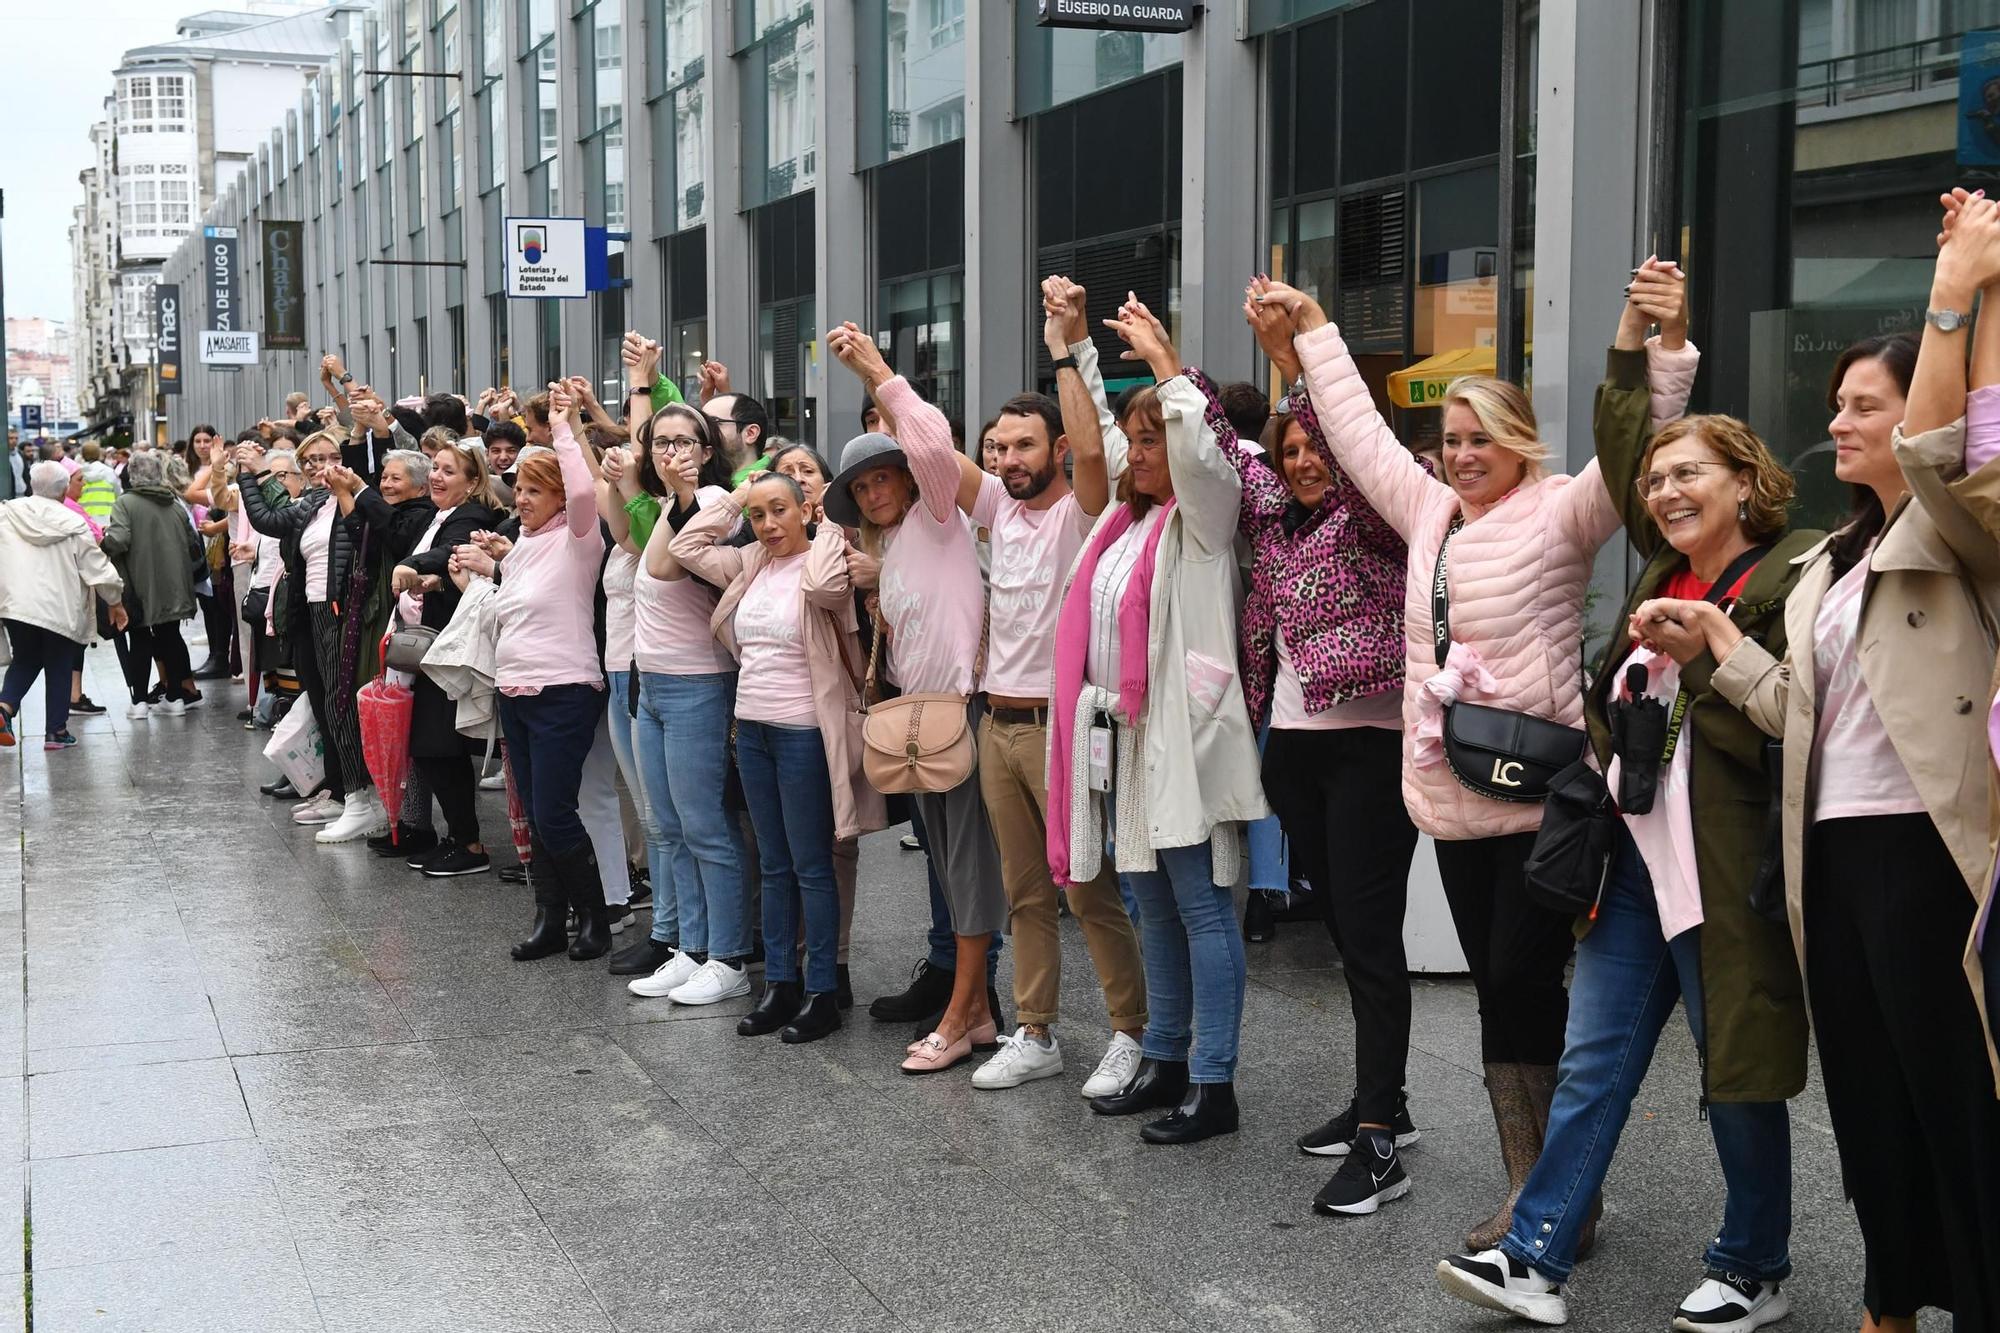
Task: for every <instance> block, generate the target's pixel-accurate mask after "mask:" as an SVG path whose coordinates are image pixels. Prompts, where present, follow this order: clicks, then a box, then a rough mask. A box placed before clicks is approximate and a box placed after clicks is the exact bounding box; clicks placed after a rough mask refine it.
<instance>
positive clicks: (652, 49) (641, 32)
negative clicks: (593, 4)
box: [617, 0, 673, 341]
mask: <svg viewBox="0 0 2000 1333" xmlns="http://www.w3.org/2000/svg"><path fill="white" fill-rule="evenodd" d="M617 3H620V4H622V5H623V6H624V8H625V18H624V25H625V26H624V33H625V111H624V115H625V221H626V228H627V230H629V231H630V232H631V233H632V240H631V242H630V243H629V244H627V245H626V247H625V276H626V277H628V278H630V279H631V280H632V287H631V290H629V291H627V292H626V293H625V298H626V300H625V327H627V328H632V329H639V330H641V331H643V332H644V333H645V334H646V335H647V336H648V337H652V338H659V339H661V340H662V341H665V339H666V326H667V312H666V282H665V274H664V273H662V272H661V269H662V267H663V264H662V255H661V250H660V244H659V242H658V241H656V240H654V239H653V237H654V234H655V233H656V232H658V231H659V230H660V229H661V228H660V225H659V220H658V219H657V218H656V217H655V216H654V210H653V173H654V171H655V170H656V168H655V167H654V165H653V158H654V154H655V153H656V152H659V151H661V150H660V149H658V148H656V147H655V145H654V143H653V111H652V108H651V107H649V106H647V105H646V90H647V87H648V83H649V80H650V78H651V75H652V70H653V65H654V62H655V61H656V60H657V59H658V58H659V43H660V34H659V33H657V32H656V31H654V28H655V25H657V24H659V23H660V22H662V21H663V19H662V16H661V15H660V14H659V13H658V12H656V11H658V9H659V6H658V5H657V4H655V3H653V2H652V0H617ZM664 151H665V152H667V153H669V154H670V153H672V151H673V145H672V144H668V145H667V146H666V148H665V150H664Z"/></svg>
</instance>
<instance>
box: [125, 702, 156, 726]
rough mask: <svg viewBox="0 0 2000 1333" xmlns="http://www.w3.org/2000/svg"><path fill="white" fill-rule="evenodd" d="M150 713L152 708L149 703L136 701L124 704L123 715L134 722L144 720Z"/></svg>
mask: <svg viewBox="0 0 2000 1333" xmlns="http://www.w3.org/2000/svg"><path fill="white" fill-rule="evenodd" d="M152 714H153V708H152V705H151V704H147V703H136V704H126V705H125V716H126V717H127V718H130V719H131V720H132V721H134V722H144V721H145V720H146V719H147V718H148V717H151V716H152Z"/></svg>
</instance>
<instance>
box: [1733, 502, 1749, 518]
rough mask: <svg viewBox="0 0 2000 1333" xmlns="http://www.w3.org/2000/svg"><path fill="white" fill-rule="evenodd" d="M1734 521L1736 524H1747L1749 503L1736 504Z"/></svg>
mask: <svg viewBox="0 0 2000 1333" xmlns="http://www.w3.org/2000/svg"><path fill="white" fill-rule="evenodd" d="M1736 521H1737V522H1738V523H1748V522H1749V521H1750V502H1749V501H1748V500H1738V501H1737V502H1736Z"/></svg>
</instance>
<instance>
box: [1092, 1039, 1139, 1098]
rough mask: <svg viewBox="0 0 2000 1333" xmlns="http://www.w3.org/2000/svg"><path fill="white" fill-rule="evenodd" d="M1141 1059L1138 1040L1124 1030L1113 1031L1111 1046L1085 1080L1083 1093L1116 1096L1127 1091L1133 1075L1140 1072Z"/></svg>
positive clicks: (1096, 1095) (1097, 1095) (1095, 1095)
mask: <svg viewBox="0 0 2000 1333" xmlns="http://www.w3.org/2000/svg"><path fill="white" fill-rule="evenodd" d="M1139 1059H1140V1051H1139V1043H1138V1042H1136V1041H1133V1040H1132V1039H1131V1038H1130V1037H1128V1036H1126V1035H1125V1034H1124V1033H1122V1032H1114V1033H1112V1034H1111V1048H1110V1049H1109V1050H1107V1051H1105V1052H1104V1058H1103V1059H1102V1060H1099V1061H1098V1062H1097V1068H1096V1069H1094V1070H1092V1071H1091V1075H1090V1077H1089V1078H1087V1079H1085V1080H1084V1081H1083V1095H1084V1096H1085V1097H1114V1096H1116V1095H1117V1094H1119V1093H1121V1092H1123V1091H1125V1089H1126V1088H1127V1087H1128V1086H1129V1085H1130V1084H1131V1082H1132V1076H1133V1075H1134V1074H1136V1073H1138V1072H1139Z"/></svg>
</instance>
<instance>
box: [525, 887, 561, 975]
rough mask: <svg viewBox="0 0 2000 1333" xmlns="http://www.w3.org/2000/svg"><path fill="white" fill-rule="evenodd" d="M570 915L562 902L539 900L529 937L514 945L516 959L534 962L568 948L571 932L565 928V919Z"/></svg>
mask: <svg viewBox="0 0 2000 1333" xmlns="http://www.w3.org/2000/svg"><path fill="white" fill-rule="evenodd" d="M568 915H569V910H568V909H567V908H566V907H564V906H563V904H562V903H560V902H537V903H536V904H535V925H534V928H533V929H532V930H530V931H529V932H528V938H527V939H525V940H522V941H521V942H520V943H519V944H517V945H515V946H514V950H513V952H514V961H515V962H517V963H532V962H533V961H535V959H537V958H548V957H551V956H553V955H555V954H559V953H561V952H562V951H563V950H564V949H567V948H568V947H569V932H568V931H566V930H564V929H563V920H564V918H566V917H567V916H568Z"/></svg>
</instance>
